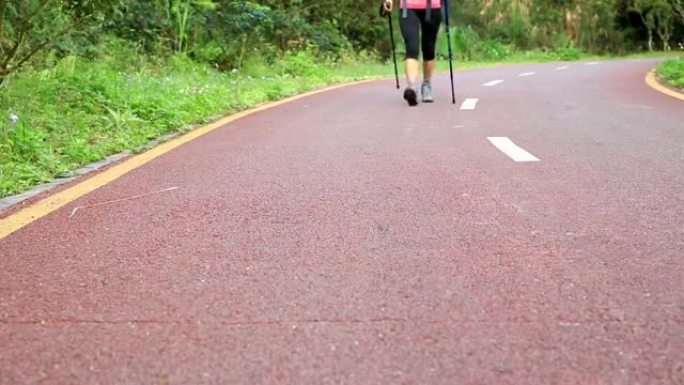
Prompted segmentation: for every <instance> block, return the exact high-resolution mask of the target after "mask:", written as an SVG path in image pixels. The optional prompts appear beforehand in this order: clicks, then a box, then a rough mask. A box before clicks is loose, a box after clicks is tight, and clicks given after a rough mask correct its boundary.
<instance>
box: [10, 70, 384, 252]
mask: <svg viewBox="0 0 684 385" xmlns="http://www.w3.org/2000/svg"><path fill="white" fill-rule="evenodd" d="M373 80H375V79H370V80H361V81H356V82H351V83H345V84H338V85H335V86H331V87H326V88H323V89H320V90H315V91H311V92H307V93H304V94H301V95H296V96H291V97H289V98H286V99H283V100H280V101H276V102H271V103H267V104H263V105H261V106H258V107H255V108H252V109H250V110H246V111H242V112H239V113H237V114H234V115H231V116H227V117H225V118H223V119H221V120H219V121H217V122H214V123H211V124H209V125H206V126H203V127H200V128H198V129H195V130H193V131H191V132H189V133H187V134H185V135H182V136H179V137H178V138H176V139H173V140H170V141H168V142H166V143H163V144H161V145H159V146H157V147H155V148H153V149H151V150H149V151H146V152H144V153H141V154H139V155H136V156H133V157H131V158H129V159H127V160H125V161H123V162H122V163H120V164H118V165H116V166H113V167H111V168H109V169H107V170H105V171H103V172H101V173H99V174H97V175H95V176H93V177H92V178H89V179H87V180H84V181H83V182H80V183H78V184H76V185H74V186H72V187H70V188H68V189H66V190H64V191H61V192H59V193H57V194H54V195H51V196H48V197H46V198H44V199H42V200H40V201H38V202H36V203H34V204H33V205H30V206H28V207H26V208H24V209H21V210H20V211H18V212H16V213H14V214H12V215H10V216H8V217H7V218H4V219H0V240H1V239H3V238H5V237H7V236H8V235H10V234H12V233H14V232H15V231H17V230H19V229H21V228H22V227H24V226H27V225H29V224H30V223H32V222H34V221H36V220H38V219H40V218H42V217H44V216H46V215H48V214H50V213H51V212H53V211H55V210H58V209H60V208H61V207H64V206H66V205H67V204H69V203H71V202H73V201H75V200H76V199H78V198H80V197H82V196H84V195H86V194H88V193H90V192H92V191H95V190H96V189H98V188H100V187H102V186H104V185H106V184H108V183H111V182H113V181H114V180H116V179H118V178H120V177H122V176H123V175H125V174H127V173H128V172H130V171H132V170H135V169H136V168H138V167H141V166H143V165H144V164H146V163H148V162H150V161H152V160H153V159H155V158H157V157H159V156H161V155H164V154H166V153H168V152H170V151H172V150H173V149H175V148H177V147H180V146H182V145H183V144H185V143H188V142H190V141H192V140H194V139H197V138H199V137H200V136H203V135H206V134H208V133H210V132H212V131H214V130H215V129H217V128H219V127H221V126H224V125H226V124H228V123H231V122H234V121H236V120H238V119H241V118H244V117H246V116H248V115H252V114H254V113H256V112H259V111H264V110H267V109H270V108H273V107H277V106H280V105H283V104H286V103H289V102H292V101H295V100H298V99H302V98H305V97H308V96H312V95H315V94H319V93H323V92H327V91H332V90H335V89H339V88H343V87H348V86H351V85H357V84H362V83H367V82H371V81H373Z"/></svg>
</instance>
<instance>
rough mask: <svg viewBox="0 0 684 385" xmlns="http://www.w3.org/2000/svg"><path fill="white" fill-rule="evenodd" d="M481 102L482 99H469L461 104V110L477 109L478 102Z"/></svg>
mask: <svg viewBox="0 0 684 385" xmlns="http://www.w3.org/2000/svg"><path fill="white" fill-rule="evenodd" d="M479 100H480V99H477V98H468V99H466V100H465V101H464V102H463V104H461V109H462V110H474V109H475V108H477V102H478V101H479Z"/></svg>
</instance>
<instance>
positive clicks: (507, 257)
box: [0, 60, 684, 385]
mask: <svg viewBox="0 0 684 385" xmlns="http://www.w3.org/2000/svg"><path fill="white" fill-rule="evenodd" d="M655 64H656V62H655V61H652V60H645V61H611V62H600V63H587V62H576V63H565V64H560V63H549V64H538V65H525V66H506V67H499V68H493V69H484V70H472V71H466V72H459V73H457V74H456V86H457V96H458V101H457V102H458V103H457V104H456V105H455V106H454V105H452V104H451V103H450V102H451V95H450V90H449V88H448V84H449V81H448V77H447V76H448V75H444V74H442V75H440V77H439V78H438V79H436V80H435V81H434V82H435V97H436V101H437V102H436V103H434V104H422V105H419V106H418V107H416V108H408V107H407V106H406V105H405V104H404V102H403V101H402V100H401V92H399V91H397V90H395V89H394V88H393V80H387V81H377V82H371V83H366V84H362V85H357V86H351V87H346V88H342V89H337V90H334V91H330V92H325V93H321V94H317V95H314V96H311V97H307V98H303V99H299V100H296V101H293V102H291V103H287V104H284V105H280V106H277V107H275V108H272V109H269V110H266V111H262V112H259V113H256V114H253V115H250V116H248V117H245V118H243V119H240V120H237V121H235V122H233V123H231V124H228V125H226V126H224V127H221V128H219V129H217V130H214V131H212V132H210V133H208V134H207V135H204V136H202V137H200V138H198V139H196V140H194V141H192V142H190V143H188V144H186V145H183V146H181V147H179V148H177V149H175V150H174V151H171V152H169V153H167V154H165V155H163V156H161V157H159V158H156V159H155V160H153V161H151V162H149V163H147V164H145V165H144V166H142V167H140V168H138V169H136V170H134V171H132V172H130V173H128V174H126V175H124V176H123V177H121V178H119V179H117V180H115V181H113V182H112V183H109V184H107V185H106V186H104V187H102V188H99V189H97V190H95V191H93V192H92V193H90V194H88V195H86V196H84V197H82V198H80V199H78V200H76V201H74V202H72V203H70V204H69V205H67V206H65V207H63V208H62V209H60V210H57V211H55V212H53V213H51V214H49V215H47V216H45V217H43V218H41V219H39V220H37V221H35V222H33V223H31V224H30V225H28V226H26V227H24V228H22V229H20V230H18V231H16V232H14V233H13V234H11V235H9V236H8V237H6V238H4V239H2V240H0V254H1V257H0V384H3V385H4V384H7V385H9V384H43V383H44V384H317V385H325V384H349V385H366V384H397V385H399V384H401V385H412V384H450V385H453V384H679V385H681V384H684V263H683V257H684V102H682V101H680V100H677V99H675V98H671V97H669V96H666V95H663V94H661V93H658V92H656V91H654V90H653V89H651V88H649V87H648V86H647V85H646V84H645V82H644V76H645V74H646V73H647V72H648V71H649V70H650V69H651V68H653V67H654V66H655ZM468 99H469V100H468ZM467 100H468V101H467ZM466 101H467V103H466ZM112 201H114V202H112ZM107 202H110V203H107ZM103 203H105V204H103ZM76 208H78V210H76V211H75V212H74V209H76Z"/></svg>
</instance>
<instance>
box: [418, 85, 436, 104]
mask: <svg viewBox="0 0 684 385" xmlns="http://www.w3.org/2000/svg"><path fill="white" fill-rule="evenodd" d="M420 95H421V96H422V97H423V103H432V102H433V101H434V99H432V85H431V84H430V83H428V82H423V85H422V86H420Z"/></svg>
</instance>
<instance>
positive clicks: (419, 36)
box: [400, 9, 442, 61]
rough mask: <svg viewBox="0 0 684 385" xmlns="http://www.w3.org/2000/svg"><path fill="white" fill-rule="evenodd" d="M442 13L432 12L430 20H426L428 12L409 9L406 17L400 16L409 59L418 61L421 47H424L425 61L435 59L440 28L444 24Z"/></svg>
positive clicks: (434, 10) (438, 10) (439, 11)
mask: <svg viewBox="0 0 684 385" xmlns="http://www.w3.org/2000/svg"><path fill="white" fill-rule="evenodd" d="M441 11H442V10H441V9H433V10H431V11H430V19H429V20H426V17H425V16H426V13H427V11H426V10H424V9H409V10H408V14H407V15H406V17H403V16H400V20H401V22H400V25H401V34H402V36H404V42H405V43H406V58H407V59H416V60H418V52H419V50H420V46H421V45H422V47H423V60H424V61H430V60H434V59H435V43H436V42H437V33H438V32H439V26H440V25H441V24H442V12H441ZM421 27H422V33H421ZM419 40H420V41H419Z"/></svg>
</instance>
